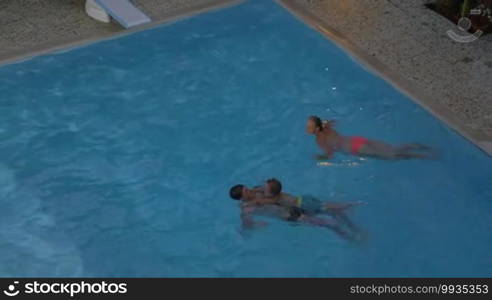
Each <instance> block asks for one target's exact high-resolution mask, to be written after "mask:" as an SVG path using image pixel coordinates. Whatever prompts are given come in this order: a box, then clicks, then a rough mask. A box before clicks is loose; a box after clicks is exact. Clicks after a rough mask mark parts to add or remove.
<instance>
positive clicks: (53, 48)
mask: <svg viewBox="0 0 492 300" xmlns="http://www.w3.org/2000/svg"><path fill="white" fill-rule="evenodd" d="M244 1H246V0H218V1H217V2H216V3H208V4H204V5H200V6H197V7H190V8H184V9H180V10H177V11H174V12H173V13H171V14H168V15H163V16H161V17H159V18H154V19H153V21H152V22H150V23H147V24H143V25H140V26H136V27H134V28H132V29H121V30H119V31H116V32H111V33H94V34H91V35H87V36H82V37H81V38H79V39H71V38H68V39H65V40H59V41H54V42H50V43H47V44H42V45H39V46H37V47H35V48H31V49H29V50H27V51H20V52H18V54H13V53H7V54H4V55H0V67H3V66H6V65H9V64H15V63H20V62H23V61H26V60H29V59H32V58H34V57H37V56H41V55H46V54H55V53H56V52H61V51H68V50H71V49H73V48H78V47H83V46H87V45H90V44H92V43H97V42H101V41H106V40H111V39H114V38H119V37H123V36H126V35H129V34H133V33H136V32H140V31H144V30H148V29H151V28H154V27H156V26H159V25H162V24H165V23H171V22H176V21H179V20H180V19H185V18H188V17H192V16H195V15H198V14H201V13H205V12H209V11H214V10H220V9H224V8H227V7H231V6H235V5H239V4H241V3H243V2H244ZM94 22H96V21H94Z"/></svg>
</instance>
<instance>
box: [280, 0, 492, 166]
mask: <svg viewBox="0 0 492 300" xmlns="http://www.w3.org/2000/svg"><path fill="white" fill-rule="evenodd" d="M275 2H276V3H277V4H278V5H279V6H281V7H283V8H284V9H286V10H287V11H288V12H289V13H291V14H292V15H293V16H295V17H296V18H298V19H299V20H301V21H302V22H303V23H305V24H306V25H307V26H309V27H311V28H313V29H315V30H316V31H318V32H320V33H321V34H322V35H323V36H325V37H326V38H328V39H329V40H330V41H332V42H334V43H335V44H336V45H337V46H338V47H340V48H342V49H343V50H345V51H346V52H347V53H348V54H349V55H350V56H351V57H353V58H354V59H355V60H356V61H357V62H359V63H360V64H361V65H362V66H363V67H364V69H366V70H367V71H368V72H371V73H373V74H374V75H376V76H379V77H381V78H382V79H384V80H385V81H387V82H388V83H390V84H391V85H392V86H393V87H395V88H396V89H397V90H398V91H400V92H401V93H403V94H405V95H406V96H408V97H409V98H410V99H412V100H413V101H414V102H415V103H417V104H418V105H420V106H421V107H423V108H424V109H425V110H427V111H428V112H429V113H431V114H432V115H433V116H434V117H436V118H437V119H439V120H440V121H442V122H444V123H445V124H446V125H447V126H449V127H450V128H452V129H453V130H455V131H456V132H457V133H458V134H460V135H461V136H463V137H464V138H466V139H467V140H469V141H470V142H471V143H473V144H474V145H475V146H476V147H478V148H479V149H480V150H482V151H483V152H485V153H486V154H488V155H489V156H492V137H489V136H487V135H485V134H483V133H482V132H480V131H479V130H474V129H472V128H469V127H468V126H466V124H465V123H464V122H463V121H462V120H460V119H459V118H458V117H457V116H455V114H454V113H453V112H452V111H451V110H449V109H448V108H447V107H445V106H443V105H441V104H438V103H435V102H434V101H432V97H431V96H430V95H429V94H427V93H426V92H424V91H422V90H420V89H419V88H417V87H416V86H415V84H413V83H412V82H410V81H409V80H408V79H406V78H404V77H403V76H402V75H400V74H399V73H398V72H396V71H394V70H392V69H390V68H388V67H387V66H386V65H384V64H383V63H382V62H381V61H379V60H378V59H377V58H375V57H373V56H371V55H369V54H368V53H367V52H365V51H364V50H363V49H361V48H360V47H358V46H356V45H355V44H354V43H352V42H351V41H350V40H349V39H348V38H347V37H345V36H344V35H343V34H342V33H340V32H339V31H337V30H336V29H334V28H333V27H331V26H330V25H328V24H326V22H325V21H323V19H321V18H319V17H317V16H315V15H314V14H312V13H311V12H309V11H308V10H306V9H305V8H304V7H302V6H299V5H297V4H296V3H294V1H291V0H275Z"/></svg>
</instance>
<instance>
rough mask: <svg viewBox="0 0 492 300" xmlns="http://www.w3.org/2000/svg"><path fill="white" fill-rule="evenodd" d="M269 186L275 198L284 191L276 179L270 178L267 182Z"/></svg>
mask: <svg viewBox="0 0 492 300" xmlns="http://www.w3.org/2000/svg"><path fill="white" fill-rule="evenodd" d="M266 182H267V184H268V185H269V186H270V191H271V192H272V194H273V195H274V196H276V195H278V194H280V192H281V191H282V183H280V181H279V180H278V179H276V178H270V179H268V180H267V181H266Z"/></svg>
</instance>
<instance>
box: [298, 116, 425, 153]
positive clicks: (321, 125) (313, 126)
mask: <svg viewBox="0 0 492 300" xmlns="http://www.w3.org/2000/svg"><path fill="white" fill-rule="evenodd" d="M334 125H335V122H334V121H324V122H323V121H322V120H321V119H320V118H319V117H317V116H310V117H309V118H308V121H307V124H306V132H307V133H308V134H312V135H315V136H316V142H317V143H318V146H319V147H320V148H321V149H322V150H323V151H325V154H324V155H321V156H318V158H319V159H329V158H331V157H332V156H333V153H335V152H338V151H342V152H345V153H348V154H352V155H357V156H372V157H378V158H383V159H410V158H430V157H432V156H433V155H432V153H431V150H432V149H431V148H430V147H427V146H425V145H422V144H417V143H413V144H404V145H400V146H393V145H390V144H387V143H384V142H381V141H376V140H370V139H368V138H365V137H362V136H343V135H340V134H339V133H338V132H337V131H335V130H334V129H333V127H334Z"/></svg>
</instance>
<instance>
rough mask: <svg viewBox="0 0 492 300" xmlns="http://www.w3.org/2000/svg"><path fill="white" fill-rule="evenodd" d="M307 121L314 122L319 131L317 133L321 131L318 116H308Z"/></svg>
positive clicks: (320, 122) (321, 123)
mask: <svg viewBox="0 0 492 300" xmlns="http://www.w3.org/2000/svg"><path fill="white" fill-rule="evenodd" d="M309 119H310V120H312V121H313V122H314V125H315V126H316V128H318V129H319V131H322V130H323V121H321V119H320V118H319V117H318V116H310V117H309Z"/></svg>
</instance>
